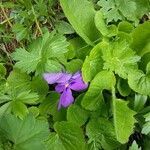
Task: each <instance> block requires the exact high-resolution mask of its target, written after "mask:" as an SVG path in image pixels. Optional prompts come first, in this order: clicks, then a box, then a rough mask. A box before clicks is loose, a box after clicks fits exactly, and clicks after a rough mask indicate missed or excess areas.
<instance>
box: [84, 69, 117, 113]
mask: <svg viewBox="0 0 150 150" xmlns="http://www.w3.org/2000/svg"><path fill="white" fill-rule="evenodd" d="M115 83H116V80H115V76H114V74H113V73H112V72H109V71H101V72H99V73H98V74H97V75H96V76H95V78H94V79H93V80H92V82H91V84H90V87H89V89H88V91H87V92H86V94H85V96H84V98H83V100H82V102H81V105H82V106H83V107H84V108H85V109H88V110H91V111H92V110H97V109H100V108H101V107H102V105H103V103H104V101H103V95H102V91H103V90H104V89H107V90H111V89H112V87H114V86H115Z"/></svg>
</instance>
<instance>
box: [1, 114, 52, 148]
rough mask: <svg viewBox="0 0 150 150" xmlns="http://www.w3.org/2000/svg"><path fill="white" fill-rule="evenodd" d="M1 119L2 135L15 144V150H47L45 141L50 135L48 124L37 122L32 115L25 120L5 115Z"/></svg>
mask: <svg viewBox="0 0 150 150" xmlns="http://www.w3.org/2000/svg"><path fill="white" fill-rule="evenodd" d="M0 119H1V120H0V121H1V124H0V133H3V136H4V138H5V139H6V140H10V141H11V142H13V143H14V145H13V149H14V150H33V149H37V150H45V146H44V140H46V138H47V136H48V133H49V131H48V124H47V122H45V121H42V120H36V119H35V118H34V117H33V116H31V115H28V116H27V117H26V118H25V119H24V120H20V119H18V118H16V117H15V116H13V115H5V116H3V117H2V118H0ZM10 125H11V126H10Z"/></svg>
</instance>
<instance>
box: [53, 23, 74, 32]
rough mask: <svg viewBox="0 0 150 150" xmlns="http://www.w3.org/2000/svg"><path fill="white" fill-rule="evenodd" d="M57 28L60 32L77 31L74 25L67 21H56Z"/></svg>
mask: <svg viewBox="0 0 150 150" xmlns="http://www.w3.org/2000/svg"><path fill="white" fill-rule="evenodd" d="M55 28H56V30H57V31H58V33H60V34H72V33H74V32H75V31H74V29H73V28H72V26H71V25H70V24H69V23H67V22H65V21H58V22H56V25H55Z"/></svg>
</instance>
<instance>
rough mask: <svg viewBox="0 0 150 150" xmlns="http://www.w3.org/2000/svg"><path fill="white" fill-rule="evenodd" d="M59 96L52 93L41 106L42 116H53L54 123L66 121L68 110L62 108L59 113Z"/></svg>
mask: <svg viewBox="0 0 150 150" xmlns="http://www.w3.org/2000/svg"><path fill="white" fill-rule="evenodd" d="M59 97H60V96H59V94H58V93H56V92H51V93H50V94H49V95H48V96H47V97H46V99H44V100H43V102H42V103H41V105H40V106H39V110H40V114H41V115H43V116H44V115H47V114H49V115H52V116H53V120H54V121H62V120H65V119H66V109H63V108H61V109H60V110H59V111H58V103H59Z"/></svg>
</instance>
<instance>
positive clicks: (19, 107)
mask: <svg viewBox="0 0 150 150" xmlns="http://www.w3.org/2000/svg"><path fill="white" fill-rule="evenodd" d="M11 107H12V112H13V113H14V114H15V115H16V116H19V118H21V119H23V118H24V117H25V116H26V115H27V114H28V113H29V111H28V109H27V107H26V105H25V104H23V103H22V102H20V101H17V102H12V103H11Z"/></svg>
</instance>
